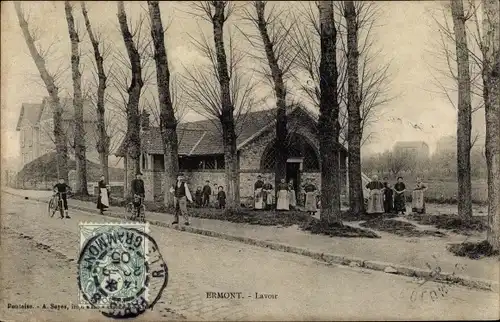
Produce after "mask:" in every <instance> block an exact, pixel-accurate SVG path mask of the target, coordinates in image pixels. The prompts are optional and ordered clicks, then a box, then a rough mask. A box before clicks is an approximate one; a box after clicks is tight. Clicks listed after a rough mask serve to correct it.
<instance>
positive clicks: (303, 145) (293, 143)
mask: <svg viewBox="0 0 500 322" xmlns="http://www.w3.org/2000/svg"><path fill="white" fill-rule="evenodd" d="M288 157H289V158H303V160H304V161H303V164H302V167H303V168H302V169H303V171H319V160H318V157H317V155H316V151H315V149H314V148H313V147H312V146H311V145H310V144H309V143H308V142H307V141H306V139H305V138H304V137H303V136H301V135H299V134H293V135H292V136H291V138H290V139H289V140H288ZM275 165H276V140H274V141H272V142H271V143H269V145H268V146H267V148H266V149H265V150H264V153H263V155H262V158H261V169H262V170H274V167H275Z"/></svg>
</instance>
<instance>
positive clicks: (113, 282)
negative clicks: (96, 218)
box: [78, 223, 149, 309]
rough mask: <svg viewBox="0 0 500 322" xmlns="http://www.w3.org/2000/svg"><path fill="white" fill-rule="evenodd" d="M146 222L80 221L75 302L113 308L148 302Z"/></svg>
mask: <svg viewBox="0 0 500 322" xmlns="http://www.w3.org/2000/svg"><path fill="white" fill-rule="evenodd" d="M148 231H149V227H148V224H147V223H81V224H80V225H79V234H80V256H79V262H78V266H79V267H78V268H79V271H78V284H79V305H80V306H84V307H93V308H102V309H115V308H120V307H123V306H127V305H128V304H132V305H134V306H135V307H137V308H139V309H140V308H141V306H143V307H144V308H146V307H147V303H148V283H149V278H148V269H149V267H148V251H147V250H148V242H149V240H148V238H145V236H146V235H147V233H148Z"/></svg>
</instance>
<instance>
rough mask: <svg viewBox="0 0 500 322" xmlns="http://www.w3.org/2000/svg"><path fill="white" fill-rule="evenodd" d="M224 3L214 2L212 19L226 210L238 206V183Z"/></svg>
mask: <svg viewBox="0 0 500 322" xmlns="http://www.w3.org/2000/svg"><path fill="white" fill-rule="evenodd" d="M226 5H227V3H226V2H225V1H214V2H213V6H214V7H215V13H214V15H213V18H212V25H213V28H214V41H215V52H216V56H217V72H218V74H219V83H220V87H221V102H222V113H221V114H222V115H221V120H220V121H221V124H222V137H223V142H224V163H225V169H226V187H227V195H228V203H227V207H228V208H235V207H238V206H239V200H238V199H237V198H238V197H239V187H238V185H237V183H238V178H237V176H238V175H239V174H238V159H237V158H238V155H237V150H236V133H235V127H234V115H233V103H232V102H231V94H230V84H229V72H228V67H227V58H226V50H225V49H224V29H223V28H224V22H225V16H224V8H225V6H226Z"/></svg>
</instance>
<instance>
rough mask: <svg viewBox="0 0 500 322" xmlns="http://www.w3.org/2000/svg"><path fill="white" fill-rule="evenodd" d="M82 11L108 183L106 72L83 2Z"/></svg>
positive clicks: (99, 145) (99, 149) (100, 151)
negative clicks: (95, 83) (92, 61)
mask: <svg viewBox="0 0 500 322" xmlns="http://www.w3.org/2000/svg"><path fill="white" fill-rule="evenodd" d="M81 7H82V13H83V17H84V19H85V27H86V28H87V33H88V34H89V38H90V42H91V43H92V47H93V49H94V58H95V61H96V65H97V76H98V79H99V83H98V86H97V132H98V136H99V139H98V140H97V146H96V148H97V152H98V153H99V161H100V163H101V171H102V174H103V175H104V181H105V182H106V183H109V170H108V156H109V143H110V138H109V136H108V134H107V133H106V126H105V119H104V112H105V109H104V94H105V91H106V80H107V77H106V73H105V72H104V58H103V57H102V55H101V52H100V50H99V42H98V41H97V39H96V38H95V36H94V33H93V31H92V26H91V25H90V20H89V17H88V12H87V9H86V7H85V2H83V1H82V2H81Z"/></svg>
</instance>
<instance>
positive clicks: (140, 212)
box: [126, 195, 146, 222]
mask: <svg viewBox="0 0 500 322" xmlns="http://www.w3.org/2000/svg"><path fill="white" fill-rule="evenodd" d="M139 202H140V205H139V206H138V207H136V206H135V204H137V203H139ZM126 210H127V212H129V213H130V216H129V218H128V219H129V220H134V221H136V220H137V221H139V222H146V216H145V214H146V206H144V202H143V198H142V197H141V196H139V195H134V201H133V202H129V203H128V204H127V209H126Z"/></svg>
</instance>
